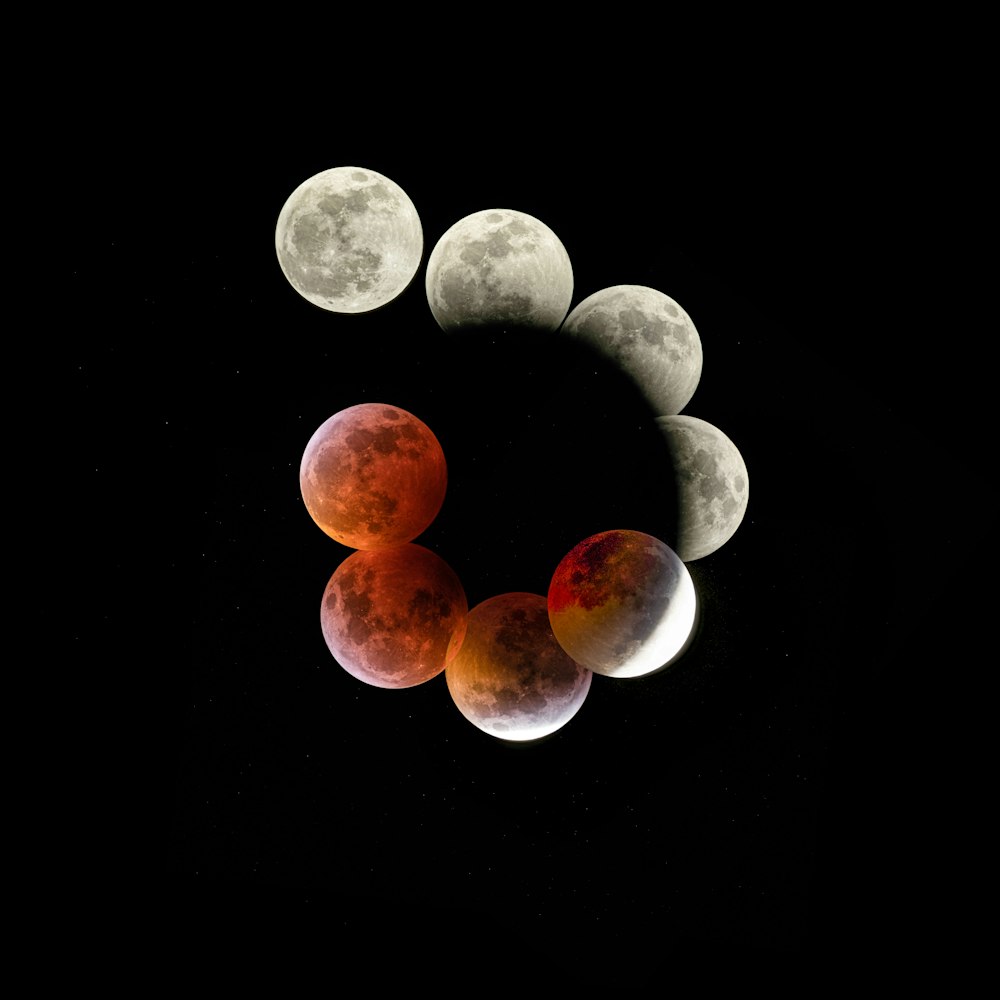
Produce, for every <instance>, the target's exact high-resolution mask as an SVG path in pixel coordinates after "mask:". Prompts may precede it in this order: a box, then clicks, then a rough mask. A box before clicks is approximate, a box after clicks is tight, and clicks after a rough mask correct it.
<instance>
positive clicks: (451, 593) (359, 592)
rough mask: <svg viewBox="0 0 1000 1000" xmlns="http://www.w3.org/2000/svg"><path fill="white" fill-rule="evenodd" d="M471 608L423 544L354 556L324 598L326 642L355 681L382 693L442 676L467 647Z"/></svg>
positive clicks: (452, 578)
mask: <svg viewBox="0 0 1000 1000" xmlns="http://www.w3.org/2000/svg"><path fill="white" fill-rule="evenodd" d="M468 610H469V607H468V603H467V602H466V599H465V591H464V590H463V588H462V584H461V583H460V581H459V579H458V577H457V576H456V575H455V573H454V571H453V570H452V569H451V567H450V566H449V565H448V564H447V563H446V562H445V561H444V560H443V559H442V558H440V556H437V555H435V554H434V553H433V552H431V551H430V550H429V549H425V548H423V547H422V546H420V545H401V546H397V547H396V548H392V549H379V550H377V551H370V552H354V553H352V554H351V555H349V556H348V557H347V558H346V559H345V560H344V561H343V562H342V563H341V564H340V565H339V566H338V567H337V569H336V571H335V572H334V574H333V576H331V577H330V582H329V583H328V584H327V585H326V590H325V592H324V593H323V603H322V606H321V611H320V621H321V624H322V627H323V638H324V639H326V644H327V646H328V647H329V650H330V652H331V653H333V655H334V657H335V658H336V660H337V662H338V663H339V664H340V665H341V666H342V667H343V668H344V669H345V670H346V671H347V672H348V673H349V674H351V675H352V676H354V677H356V678H357V679H358V680H360V681H364V682H365V683H366V684H372V685H374V686H375V687H382V688H406V687H413V686H414V685H416V684H423V683H424V682H425V681H429V680H430V679H431V678H432V677H436V676H437V675H438V674H439V673H441V671H442V670H444V669H445V667H446V666H447V664H448V660H449V659H450V658H451V657H453V656H454V655H455V653H456V652H457V651H458V649H459V648H460V647H461V644H462V638H463V636H464V635H465V621H466V615H467V613H468Z"/></svg>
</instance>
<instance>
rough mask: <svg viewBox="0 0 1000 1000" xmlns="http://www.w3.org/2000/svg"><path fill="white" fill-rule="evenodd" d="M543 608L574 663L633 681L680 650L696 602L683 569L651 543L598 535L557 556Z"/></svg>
mask: <svg viewBox="0 0 1000 1000" xmlns="http://www.w3.org/2000/svg"><path fill="white" fill-rule="evenodd" d="M548 611H549V619H550V621H551V623H552V631H553V633H554V635H555V637H556V639H557V641H558V642H559V644H560V645H561V646H562V648H563V649H565V650H566V652H567V653H568V654H569V655H570V656H571V657H572V658H573V659H574V660H575V661H576V662H577V663H581V664H583V666H585V667H587V668H589V669H590V670H594V671H596V672H597V673H600V674H607V675H608V676H610V677H640V676H642V675H644V674H649V673H652V672H653V671H654V670H659V669H660V668H661V667H664V666H667V665H668V664H669V663H671V662H672V661H673V660H674V659H676V658H677V657H678V656H679V654H680V653H682V652H683V651H684V649H685V648H686V646H687V643H688V640H689V639H690V637H691V634H692V632H693V631H694V626H695V620H696V617H697V598H696V596H695V589H694V583H693V582H692V580H691V574H690V573H688V570H687V567H686V566H685V565H684V563H683V562H681V560H680V559H679V558H678V556H677V554H676V553H675V552H674V551H673V550H672V549H670V548H669V547H668V546H667V545H666V544H664V543H663V542H661V541H660V540H659V539H658V538H654V537H653V536H652V535H647V534H644V533H643V532H641V531H604V532H601V533H600V534H598V535H592V536H591V537H590V538H587V539H585V540H584V541H582V542H580V543H579V544H578V545H576V546H574V547H573V549H572V550H571V551H570V552H569V553H568V554H567V555H566V556H564V557H563V559H562V560H561V562H560V563H559V565H558V566H557V567H556V571H555V573H554V574H553V576H552V582H551V583H550V584H549V594H548Z"/></svg>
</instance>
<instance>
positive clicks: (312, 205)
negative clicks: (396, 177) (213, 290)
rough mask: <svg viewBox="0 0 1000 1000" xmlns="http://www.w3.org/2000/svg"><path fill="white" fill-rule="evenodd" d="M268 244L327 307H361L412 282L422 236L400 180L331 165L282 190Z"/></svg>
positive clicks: (307, 294) (290, 274)
mask: <svg viewBox="0 0 1000 1000" xmlns="http://www.w3.org/2000/svg"><path fill="white" fill-rule="evenodd" d="M274 246H275V249H276V251H277V254H278V263H279V264H280V265H281V270H282V271H283V272H284V275H285V277H286V278H287V279H288V281H289V282H290V283H291V285H292V287H293V288H294V289H295V290H296V291H297V292H298V293H299V294H300V295H301V296H302V297H303V298H305V299H307V300H308V301H309V302H311V303H312V304H313V305H316V306H319V307H320V308H321V309H327V310H329V311H331V312H338V313H360V312H367V311H369V310H371V309H377V308H378V307H379V306H382V305H385V303H387V302H389V301H391V300H392V299H394V298H395V297H396V296H397V295H399V293H400V292H402V291H403V290H404V289H405V288H406V287H407V285H409V284H410V282H411V281H412V280H413V276H414V275H415V274H416V273H417V268H418V267H419V266H420V259H421V256H422V255H423V249H424V237H423V230H422V229H421V226H420V217H419V216H418V215H417V210H416V208H415V207H414V205H413V202H412V201H411V200H410V198H409V197H408V195H407V194H406V192H405V191H403V189H402V188H401V187H400V186H399V185H398V184H396V183H395V182H394V181H391V180H390V179H389V178H388V177H384V176H382V174H379V173H376V172H375V171H374V170H368V169H366V168H362V167H334V168H332V169H330V170H324V171H323V172H322V173H318V174H316V175H315V176H313V177H310V178H309V179H308V180H305V181H303V182H302V183H301V184H300V185H299V186H298V187H297V188H296V189H295V190H294V191H293V192H292V193H291V194H290V195H289V196H288V200H287V201H286V202H285V204H284V206H283V207H282V209H281V212H280V213H279V215H278V223H277V226H276V227H275V232H274Z"/></svg>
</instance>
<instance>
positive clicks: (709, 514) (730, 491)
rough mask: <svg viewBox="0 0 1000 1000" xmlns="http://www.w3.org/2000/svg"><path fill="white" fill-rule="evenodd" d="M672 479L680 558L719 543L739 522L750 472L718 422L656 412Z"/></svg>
mask: <svg viewBox="0 0 1000 1000" xmlns="http://www.w3.org/2000/svg"><path fill="white" fill-rule="evenodd" d="M656 425H657V427H659V428H660V430H661V431H662V432H663V435H664V437H665V438H666V441H667V447H668V448H669V449H670V456H671V460H672V462H673V467H674V476H675V479H676V483H677V538H676V540H675V544H674V547H675V549H676V550H677V554H678V555H679V556H680V557H681V559H683V560H684V561H685V562H691V561H692V560H694V559H701V558H703V557H704V556H707V555H710V554H711V553H712V552H715V551H716V550H717V549H719V548H721V547H722V546H723V545H724V544H725V543H726V542H727V541H729V539H730V538H732V537H733V535H734V534H735V533H736V529H737V528H739V526H740V524H742V522H743V517H744V515H745V514H746V510H747V504H748V502H749V500H750V477H749V475H748V473H747V467H746V463H745V462H744V461H743V456H742V455H741V454H740V452H739V449H738V448H737V447H736V445H735V444H733V442H732V441H731V440H730V439H729V438H728V437H727V436H726V435H725V434H724V433H723V432H722V431H720V430H719V428H718V427H715V426H714V425H713V424H710V423H708V421H706V420H701V419H699V418H698V417H691V416H687V415H685V414H681V415H678V416H672V417H659V418H657V421H656Z"/></svg>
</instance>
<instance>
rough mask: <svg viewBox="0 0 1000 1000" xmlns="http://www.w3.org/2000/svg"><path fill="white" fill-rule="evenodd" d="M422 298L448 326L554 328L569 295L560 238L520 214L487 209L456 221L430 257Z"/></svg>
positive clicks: (448, 328) (567, 268) (568, 270)
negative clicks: (425, 295) (425, 290)
mask: <svg viewBox="0 0 1000 1000" xmlns="http://www.w3.org/2000/svg"><path fill="white" fill-rule="evenodd" d="M426 287H427V301H428V303H429V305H430V308H431V312H432V313H433V314H434V318H435V319H436V320H437V322H438V325H439V326H440V327H441V328H442V329H443V330H445V331H455V330H460V329H465V328H469V327H489V328H494V329H500V328H503V327H515V328H522V329H537V330H545V331H552V330H557V329H558V328H559V325H560V324H561V323H562V321H563V319H564V318H565V316H566V311H567V310H568V309H569V304H570V301H571V300H572V298H573V268H572V266H571V264H570V259H569V254H568V253H567V252H566V248H565V247H564V246H563V244H562V242H561V241H560V239H559V237H558V236H556V234H555V233H554V232H553V231H552V230H551V229H549V227H548V226H546V225H545V223H543V222H540V221H539V220H538V219H536V218H534V217H533V216H531V215H527V214H526V213H524V212H516V211H512V210H510V209H505V208H494V209H487V210H486V211H482V212H476V213H474V214H472V215H468V216H466V217H465V218H464V219H460V220H459V221H458V222H456V223H455V224H454V225H453V226H452V227H451V228H450V229H448V230H447V231H446V232H445V233H444V235H443V236H442V237H441V238H440V239H439V240H438V242H437V244H436V245H435V247H434V249H433V250H432V251H431V253H430V256H429V257H428V259H427V276H426Z"/></svg>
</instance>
